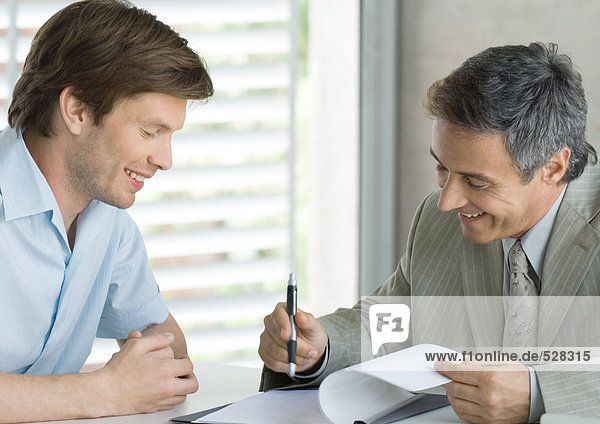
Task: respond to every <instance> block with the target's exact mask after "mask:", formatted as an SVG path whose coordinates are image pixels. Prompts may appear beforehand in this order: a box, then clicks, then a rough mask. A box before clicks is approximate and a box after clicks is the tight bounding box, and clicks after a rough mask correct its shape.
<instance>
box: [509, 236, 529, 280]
mask: <svg viewBox="0 0 600 424" xmlns="http://www.w3.org/2000/svg"><path fill="white" fill-rule="evenodd" d="M508 265H509V267H510V271H511V272H518V273H522V274H527V268H528V264H527V256H526V255H525V251H524V250H523V247H522V246H521V240H517V241H515V244H513V246H512V247H511V248H510V250H509V251H508Z"/></svg>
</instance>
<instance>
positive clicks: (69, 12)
mask: <svg viewBox="0 0 600 424" xmlns="http://www.w3.org/2000/svg"><path fill="white" fill-rule="evenodd" d="M66 87H73V89H74V91H73V93H74V95H75V96H76V97H77V98H78V99H79V100H81V101H82V102H83V103H84V104H85V105H86V106H87V107H89V109H90V111H91V113H92V114H93V116H94V122H95V124H96V125H99V124H100V123H101V121H102V118H103V117H104V116H105V115H106V114H108V113H110V112H111V111H112V110H113V108H114V106H115V104H116V103H117V102H119V101H120V100H123V99H125V98H128V97H131V96H133V95H135V94H139V93H145V92H155V93H163V94H168V95H172V96H175V97H180V98H185V99H197V100H201V99H206V98H208V97H210V96H211V95H212V94H213V86H212V82H211V79H210V77H209V76H208V73H207V71H206V65H205V62H204V61H203V59H202V58H200V57H199V56H198V54H197V53H196V52H194V51H193V50H192V49H191V48H190V47H188V45H187V40H185V39H183V38H181V37H180V36H179V35H178V34H177V33H176V32H175V31H173V30H172V29H171V28H170V27H169V26H168V25H165V24H164V23H162V22H160V21H158V20H157V19H156V16H154V15H151V14H150V13H148V12H147V11H145V10H142V9H138V8H136V7H135V6H133V5H132V4H131V3H129V2H128V1H125V0H86V1H80V2H77V3H73V4H71V5H69V6H67V7H65V8H64V9H62V10H61V11H59V12H58V13H56V14H55V15H54V16H52V17H51V18H50V19H49V20H48V21H47V22H46V23H45V24H44V25H43V26H42V27H41V28H40V30H39V31H38V33H37V34H36V36H35V38H34V39H33V42H32V44H31V50H30V51H29V54H28V55H27V59H26V60H25V65H24V68H23V74H22V75H21V78H20V79H19V81H17V84H16V85H15V88H14V91H13V98H12V103H11V105H10V108H9V109H8V122H9V124H10V126H11V127H13V128H15V129H17V130H20V129H25V128H26V129H31V130H33V131H35V132H37V133H39V134H41V135H43V136H45V137H49V136H50V134H51V133H52V132H53V129H52V117H53V114H54V113H55V110H56V105H57V102H58V98H59V96H60V93H61V92H62V90H63V89H64V88H66Z"/></svg>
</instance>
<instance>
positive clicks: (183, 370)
mask: <svg viewBox="0 0 600 424" xmlns="http://www.w3.org/2000/svg"><path fill="white" fill-rule="evenodd" d="M168 361H169V362H168V363H169V366H170V367H171V368H170V372H171V375H172V376H174V377H185V376H187V375H190V374H192V375H193V373H194V364H193V363H192V361H190V359H189V358H188V357H183V358H180V359H169V360H168Z"/></svg>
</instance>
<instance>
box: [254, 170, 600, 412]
mask: <svg viewBox="0 0 600 424" xmlns="http://www.w3.org/2000/svg"><path fill="white" fill-rule="evenodd" d="M438 198H439V191H438V192H435V193H433V194H431V195H430V196H429V197H427V198H426V199H425V200H424V201H423V202H422V203H421V205H420V206H419V208H418V210H417V212H416V214H415V217H414V219H413V223H412V227H411V231H410V234H409V239H408V243H407V249H406V252H405V253H404V255H403V256H402V258H401V259H400V262H399V264H398V268H397V269H396V271H395V272H394V274H393V275H392V276H391V277H390V278H389V279H388V280H387V281H386V282H385V283H384V284H383V285H382V286H381V287H379V288H378V289H377V290H376V291H375V292H374V293H372V296H406V297H407V301H408V302H410V305H411V326H410V339H409V340H408V341H407V342H406V343H404V344H402V345H398V344H396V345H384V347H383V348H382V349H381V350H380V353H381V352H382V351H383V353H388V352H389V351H390V350H395V349H398V348H402V347H406V346H407V345H409V344H416V343H436V344H440V345H444V346H449V347H453V348H455V349H457V350H459V349H465V348H472V347H474V346H479V347H485V346H487V347H495V346H498V347H500V346H502V333H503V328H504V310H503V307H502V286H503V275H504V268H503V267H504V265H503V262H504V256H503V250H502V243H501V241H499V240H498V241H494V242H491V243H488V244H484V245H477V244H474V243H471V242H470V241H468V240H466V239H465V238H464V237H463V235H462V232H461V229H460V222H459V220H458V218H457V216H456V212H449V213H448V212H442V211H440V210H439V209H438V208H437V200H438ZM599 211H600V166H588V167H587V168H586V170H585V172H584V174H583V175H582V176H581V177H580V178H578V179H577V180H575V181H572V182H571V183H569V186H568V187H567V190H566V192H565V195H564V198H563V200H562V202H561V205H560V207H559V210H558V214H557V217H556V221H555V224H554V228H553V230H552V235H551V238H550V241H549V243H548V246H547V249H546V255H545V259H544V267H543V275H542V276H541V281H542V285H541V292H540V295H541V296H542V297H541V298H540V320H539V327H538V333H539V335H538V337H539V339H538V345H539V346H561V347H562V346H569V347H570V346H600V337H599V334H600V308H599V307H594V304H595V303H599V302H600V297H596V296H600V255H599V254H598V253H599V251H598V248H599V247H600V218H599V217H598V212H599ZM367 302H369V301H368V300H367ZM386 303H387V302H386ZM362 310H363V313H362V316H363V317H364V315H365V314H364V311H365V305H364V302H363V309H362ZM320 321H321V323H322V324H323V327H324V328H325V330H326V331H327V333H328V335H329V347H330V349H329V352H330V358H329V361H328V364H327V367H326V369H325V372H324V373H323V374H322V375H321V376H320V377H319V378H318V379H316V380H315V381H313V382H312V384H318V383H320V381H322V379H323V378H324V377H325V376H327V375H328V374H330V373H331V372H333V371H336V370H338V369H340V368H343V367H346V366H348V365H351V364H355V363H358V362H360V361H361V360H362V361H364V360H366V359H370V358H369V357H368V355H366V354H365V352H369V351H370V339H369V338H368V335H367V336H366V330H367V328H366V327H365V320H364V319H361V305H360V303H359V304H357V305H355V306H354V307H353V308H350V309H338V310H337V311H336V312H334V313H333V314H330V315H326V316H324V317H321V318H320ZM361 352H362V355H361ZM369 354H370V352H369ZM535 369H536V373H537V376H538V381H539V384H540V388H541V391H542V397H543V399H544V404H545V407H546V411H547V412H556V413H558V412H571V413H577V414H582V415H600V372H593V371H569V372H565V371H551V370H548V367H546V366H539V367H536V368H535ZM571 369H573V368H569V370H571ZM290 384H294V383H293V382H292V381H291V380H289V379H288V378H287V376H285V375H282V374H276V373H273V372H271V371H270V370H268V369H265V372H264V373H263V380H262V382H261V388H262V389H266V390H268V389H271V388H274V387H278V386H282V385H286V386H289V385H290Z"/></svg>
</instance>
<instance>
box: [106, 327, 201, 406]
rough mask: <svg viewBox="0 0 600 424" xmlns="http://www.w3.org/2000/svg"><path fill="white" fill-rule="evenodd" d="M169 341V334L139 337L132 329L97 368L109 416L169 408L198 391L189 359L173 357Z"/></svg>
mask: <svg viewBox="0 0 600 424" xmlns="http://www.w3.org/2000/svg"><path fill="white" fill-rule="evenodd" d="M173 341H174V336H173V334H170V333H157V334H151V335H148V336H142V334H141V333H140V332H139V331H132V332H131V333H129V336H128V337H127V342H126V343H125V344H124V345H123V346H122V348H121V350H120V351H119V352H117V353H115V354H114V355H113V357H112V359H111V360H110V361H109V362H108V363H107V364H106V365H105V366H104V368H102V369H101V370H99V371H97V372H98V373H99V375H100V376H101V379H102V380H104V381H103V382H102V383H103V387H105V388H106V393H105V395H106V404H107V405H111V406H112V407H111V411H110V413H111V415H123V414H136V413H146V412H155V411H160V410H164V409H171V408H173V407H174V406H175V405H177V404H180V403H182V402H183V401H184V400H185V398H186V395H188V394H190V393H194V392H196V391H197V390H198V380H197V379H196V376H195V375H194V373H193V365H192V362H191V361H190V359H189V358H188V357H187V356H186V357H183V358H180V359H175V355H174V353H173V349H172V348H171V344H172V343H173Z"/></svg>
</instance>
